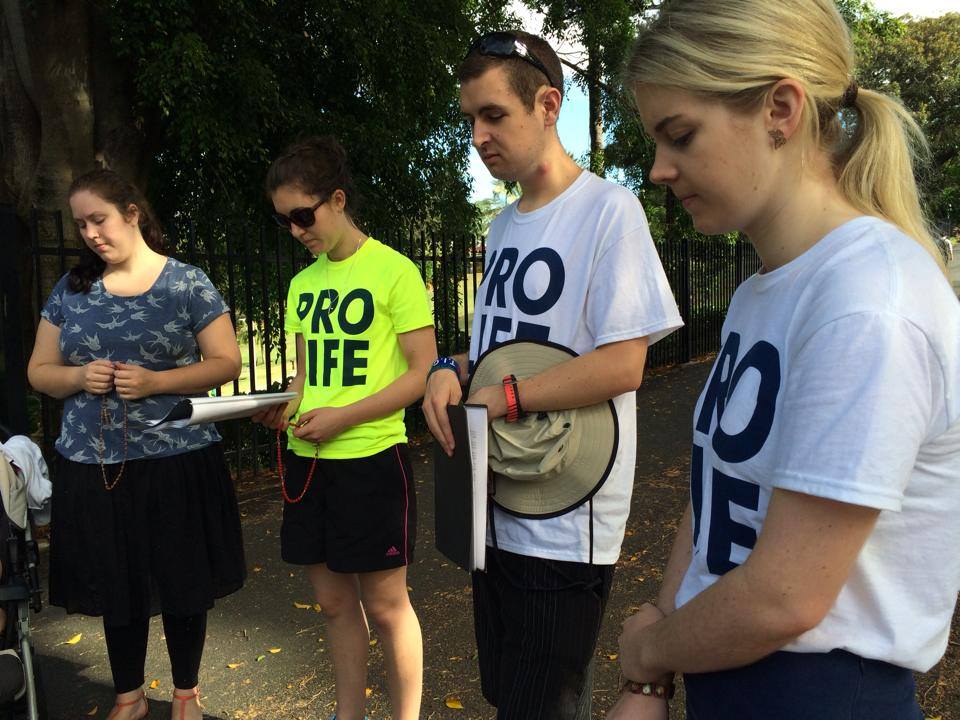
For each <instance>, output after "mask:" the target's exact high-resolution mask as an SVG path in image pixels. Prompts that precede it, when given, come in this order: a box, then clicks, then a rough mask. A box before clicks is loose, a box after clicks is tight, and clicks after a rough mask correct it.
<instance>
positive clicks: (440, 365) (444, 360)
mask: <svg viewBox="0 0 960 720" xmlns="http://www.w3.org/2000/svg"><path fill="white" fill-rule="evenodd" d="M437 370H453V372H455V373H456V374H457V381H458V382H459V380H460V365H459V364H458V363H457V361H456V360H454V359H453V358H452V357H439V358H437V359H436V360H434V361H433V365H431V366H430V372H428V373H427V379H428V380H429V379H430V376H431V375H433V374H434V373H435V372H436V371H437Z"/></svg>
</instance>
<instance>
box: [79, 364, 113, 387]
mask: <svg viewBox="0 0 960 720" xmlns="http://www.w3.org/2000/svg"><path fill="white" fill-rule="evenodd" d="M77 369H78V370H79V371H80V381H81V389H82V390H86V391H87V392H88V393H90V394H91V395H106V394H107V393H108V392H110V391H111V390H113V383H114V369H113V363H112V362H110V361H109V360H94V361H92V362H89V363H87V364H86V365H82V366H80V367H79V368H77Z"/></svg>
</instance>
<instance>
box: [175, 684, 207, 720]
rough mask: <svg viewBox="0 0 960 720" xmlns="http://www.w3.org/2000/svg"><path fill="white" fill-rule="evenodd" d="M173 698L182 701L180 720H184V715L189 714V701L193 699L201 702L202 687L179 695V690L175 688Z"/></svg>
mask: <svg viewBox="0 0 960 720" xmlns="http://www.w3.org/2000/svg"><path fill="white" fill-rule="evenodd" d="M173 699H174V700H175V701H177V702H178V703H180V720H183V718H184V716H185V715H186V714H187V703H188V702H190V701H191V700H196V701H197V703H198V704H199V702H200V688H194V689H193V690H192V691H191V692H190V694H189V695H177V691H176V689H174V691H173ZM201 707H202V706H201Z"/></svg>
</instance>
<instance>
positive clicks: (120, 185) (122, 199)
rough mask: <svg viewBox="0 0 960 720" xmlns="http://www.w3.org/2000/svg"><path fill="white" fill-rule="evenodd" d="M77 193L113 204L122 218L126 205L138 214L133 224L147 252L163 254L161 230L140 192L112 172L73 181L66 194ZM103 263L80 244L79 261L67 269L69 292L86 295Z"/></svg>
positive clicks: (127, 211) (127, 212)
mask: <svg viewBox="0 0 960 720" xmlns="http://www.w3.org/2000/svg"><path fill="white" fill-rule="evenodd" d="M81 190H86V191H88V192H91V193H93V194H94V195H96V196H97V197H99V198H101V199H102V200H105V201H106V202H108V203H110V204H111V205H113V206H114V207H115V208H117V210H118V211H119V212H120V214H121V215H123V216H124V217H129V216H130V206H131V205H135V206H136V208H137V210H139V212H140V217H139V220H138V222H137V224H138V225H139V226H140V233H141V234H142V235H143V239H144V240H145V241H146V243H147V245H148V246H149V247H150V249H151V250H154V251H156V252H159V253H162V252H163V245H164V243H163V231H162V230H161V228H160V223H158V222H157V219H156V217H155V216H154V214H153V210H152V209H151V208H150V203H148V202H147V199H146V198H145V197H144V196H143V193H142V192H140V190H139V189H138V188H137V186H136V185H134V184H133V183H132V182H130V181H129V180H127V179H126V178H124V177H122V176H120V175H118V174H117V173H115V172H114V171H113V170H91V171H90V172H88V173H84V174H83V175H81V176H79V177H77V178H75V179H74V181H73V182H72V183H71V184H70V190H69V192H68V193H67V194H68V196H69V197H73V196H74V195H76V194H77V193H78V192H80V191H81ZM106 266H107V264H106V263H105V262H104V261H103V259H102V258H100V257H99V256H98V255H97V254H96V253H95V252H93V250H91V249H90V248H89V247H87V245H86V243H84V244H83V247H82V249H81V250H80V261H79V262H78V263H77V264H76V265H75V266H74V267H73V268H71V269H70V279H69V280H68V284H69V287H70V290H71V292H82V293H88V292H90V286H91V285H92V284H93V281H94V280H96V279H97V278H98V277H100V276H101V275H103V271H104V269H105V268H106Z"/></svg>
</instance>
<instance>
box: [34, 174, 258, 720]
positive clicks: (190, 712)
mask: <svg viewBox="0 0 960 720" xmlns="http://www.w3.org/2000/svg"><path fill="white" fill-rule="evenodd" d="M70 208H71V210H72V211H73V216H74V219H75V221H76V223H77V226H78V228H79V230H80V235H81V236H82V238H83V241H84V244H85V248H84V249H83V251H82V254H81V259H80V262H79V263H78V264H77V266H76V267H74V268H73V269H72V270H71V271H70V272H69V273H67V274H66V275H64V276H63V278H61V280H60V282H59V283H58V284H57V286H56V287H55V288H54V290H53V292H52V293H51V295H50V297H49V299H48V300H47V303H46V305H45V307H44V309H43V312H42V319H41V321H40V325H39V327H38V328H37V337H36V343H35V345H34V349H33V356H32V357H31V358H30V365H29V368H28V374H29V378H30V383H31V384H32V385H33V387H34V388H36V389H37V390H39V391H40V392H43V393H46V394H47V395H50V396H51V397H54V398H58V399H62V400H63V401H64V407H63V418H62V422H61V429H60V437H59V438H58V439H57V442H56V450H57V456H56V461H55V463H54V491H53V516H52V520H51V543H50V602H51V603H52V604H53V605H58V606H61V607H64V608H66V610H67V611H68V612H79V613H83V614H86V615H93V616H102V617H103V624H104V635H105V638H106V642H107V651H108V655H109V657H110V667H111V671H112V673H113V681H114V686H115V690H116V693H117V700H116V705H115V707H114V708H113V710H112V711H111V713H110V715H109V718H110V720H129V719H132V718H142V717H145V716H146V715H147V712H148V711H147V701H146V697H145V695H144V690H143V683H144V674H143V669H144V661H145V658H146V651H147V635H148V629H149V622H150V617H151V616H152V615H156V614H158V613H162V615H163V626H164V632H165V634H166V640H167V649H168V652H169V655H170V664H171V670H172V674H173V683H174V692H173V697H174V702H173V703H172V707H173V716H174V718H175V719H177V720H188V719H191V718H197V719H199V718H200V717H201V709H200V703H199V691H198V689H197V675H198V672H199V667H200V658H201V655H202V653H203V644H204V638H205V635H206V617H207V610H208V609H209V608H211V607H212V606H213V602H214V599H215V598H218V597H223V596H224V595H227V594H229V593H232V592H234V591H235V590H237V589H239V588H240V587H241V586H242V585H243V581H244V578H245V563H244V557H243V541H242V537H241V533H240V516H239V511H238V509H237V501H236V496H235V494H234V489H233V483H232V480H231V478H230V473H229V471H228V469H227V466H226V463H225V460H224V456H223V450H222V449H221V447H220V436H219V435H218V434H217V430H216V428H215V427H214V426H213V425H198V426H192V427H187V428H181V429H174V430H170V429H163V430H151V429H149V428H147V427H146V426H145V423H146V422H147V421H149V420H153V419H158V418H160V417H162V416H163V415H164V414H165V413H166V412H167V411H168V410H169V409H170V408H171V407H172V406H173V405H174V404H175V403H176V402H178V401H179V400H180V399H181V398H183V397H185V396H191V395H202V394H204V393H206V392H207V391H208V390H209V389H210V388H213V387H218V386H219V385H222V384H223V383H225V382H228V381H230V380H233V379H234V378H236V377H237V375H238V374H239V372H240V352H239V349H238V346H237V341H236V335H235V334H234V330H233V325H232V323H231V321H230V315H229V310H228V308H227V306H226V305H225V304H224V302H223V299H222V298H221V297H220V294H219V293H218V292H217V290H216V288H214V287H213V285H212V284H211V283H210V281H209V280H208V279H207V277H206V275H204V273H203V272H202V271H200V270H198V269H197V268H195V267H191V266H190V265H185V264H183V263H181V262H178V261H176V260H174V259H173V258H170V257H167V256H166V255H164V254H163V252H162V247H163V237H162V235H161V232H160V228H159V226H158V225H157V223H156V221H155V220H154V218H153V216H152V213H151V210H150V208H149V205H148V204H147V202H146V200H145V199H144V198H143V196H142V195H141V194H140V192H139V191H138V190H137V189H136V188H135V187H134V186H133V185H131V184H130V183H129V182H127V181H126V180H124V179H123V178H121V177H120V176H118V175H117V174H116V173H114V172H111V171H109V170H96V171H93V172H91V173H87V174H86V175H83V176H81V177H79V178H77V179H76V180H75V181H74V183H73V185H72V186H71V188H70Z"/></svg>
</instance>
